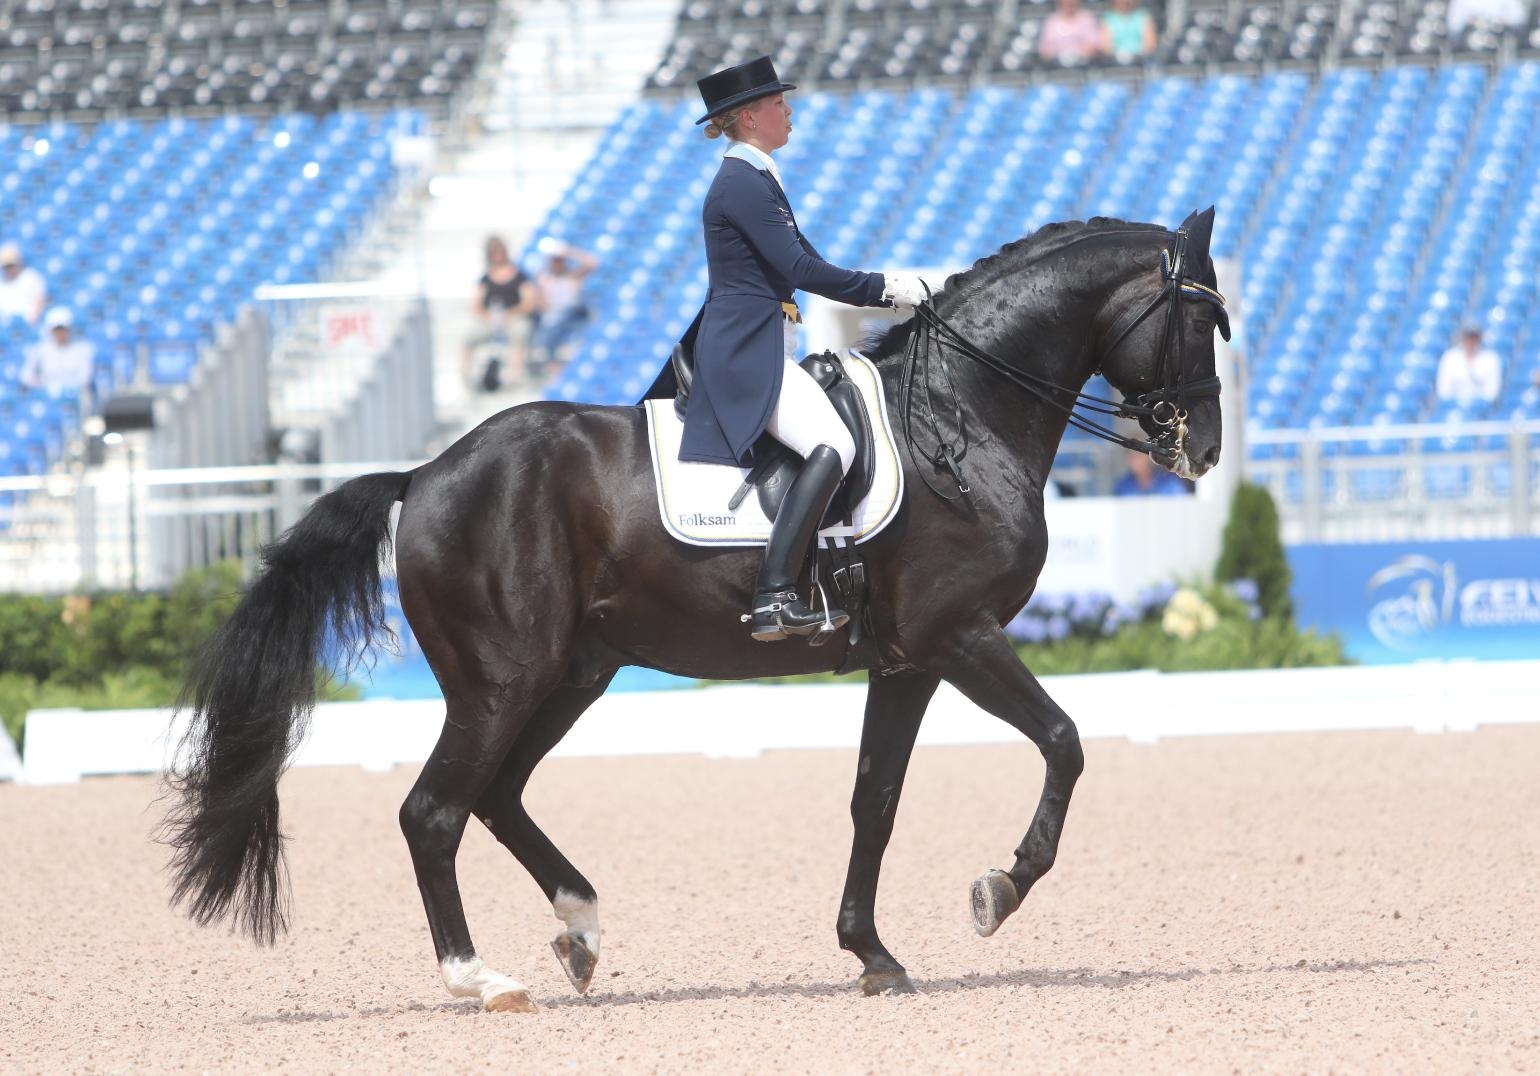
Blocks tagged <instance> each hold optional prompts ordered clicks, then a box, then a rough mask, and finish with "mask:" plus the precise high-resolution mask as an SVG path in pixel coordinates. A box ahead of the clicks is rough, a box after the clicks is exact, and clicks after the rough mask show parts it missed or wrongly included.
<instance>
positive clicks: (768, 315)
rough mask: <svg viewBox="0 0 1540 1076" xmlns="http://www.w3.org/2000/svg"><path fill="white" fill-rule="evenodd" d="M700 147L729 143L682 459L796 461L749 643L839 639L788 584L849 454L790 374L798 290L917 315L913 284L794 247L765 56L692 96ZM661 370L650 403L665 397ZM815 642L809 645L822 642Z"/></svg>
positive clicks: (773, 532) (690, 339)
mask: <svg viewBox="0 0 1540 1076" xmlns="http://www.w3.org/2000/svg"><path fill="white" fill-rule="evenodd" d="M696 85H697V87H698V88H699V89H700V94H701V99H702V100H703V101H704V102H705V106H706V114H705V115H704V116H702V117H701V118H700V119H699V120H697V121H696V123H697V124H706V131H705V134H706V137H707V138H720V137H722V136H723V135H726V136H727V137H728V139H729V140H730V142H731V144H730V145H729V146H728V147H727V152H726V153H725V154H723V159H722V166H721V168H720V169H718V171H717V174H716V178H715V179H714V180H713V181H712V183H711V188H710V189H709V190H708V191H707V192H706V203H705V206H704V208H703V211H702V214H701V217H702V224H703V225H704V228H705V247H706V267H707V270H708V274H709V279H710V289H709V290H708V291H707V293H706V302H705V305H704V306H703V307H702V308H701V312H700V313H699V314H698V315H696V318H695V321H694V323H693V324H692V325H691V326H690V327H689V329H688V330H687V331H686V332H685V335H684V339H683V340H681V341H680V346H681V347H683V348H684V349H685V350H686V352H687V353H693V357H694V374H693V379H692V381H691V387H690V394H689V402H688V405H687V407H686V411H685V420H684V435H683V438H682V440H681V442H680V449H679V457H680V458H681V459H685V460H694V461H699V462H702V463H720V464H727V465H729V466H752V465H753V464H754V463H755V462H756V460H755V455H754V446H755V444H756V442H758V441H759V438H760V436H761V435H762V434H766V433H768V434H769V435H770V436H771V437H773V438H775V439H776V440H777V441H779V442H781V443H782V444H784V445H786V446H787V447H788V448H790V449H791V450H792V451H793V452H795V453H796V454H797V455H799V456H802V457H803V458H804V463H803V465H802V469H801V471H800V472H799V473H798V474H797V477H796V478H795V479H794V480H793V481H792V483H791V485H790V486H789V488H788V489H787V490H786V493H785V496H784V499H783V500H782V501H781V507H780V511H779V512H778V513H777V514H776V517H775V522H774V524H773V525H772V526H771V529H770V538H769V541H768V542H767V543H766V545H765V555H764V561H763V563H762V565H761V567H760V570H759V577H758V579H757V580H756V582H755V584H754V596H753V601H752V602H751V604H750V607H749V608H750V610H751V613H750V615H749V617H747V618H746V619H748V620H749V621H750V622H751V627H750V634H751V636H752V637H753V638H755V639H757V640H759V641H761V642H772V641H775V640H779V639H785V638H786V637H787V636H788V635H812V634H813V633H814V632H820V633H822V632H829V631H834V630H836V629H838V628H842V627H844V626H845V624H846V623H848V622H849V619H850V618H849V617H848V616H847V615H846V614H845V613H843V612H841V611H839V610H836V609H832V608H831V609H826V610H825V611H823V612H815V611H814V610H813V609H811V608H810V607H809V605H808V603H807V602H805V601H804V600H803V599H802V597H801V596H800V594H799V593H798V589H797V578H798V576H799V575H800V574H801V571H802V565H803V562H804V561H805V560H806V557H807V553H808V550H809V548H810V547H811V544H812V539H813V533H814V531H815V530H816V529H817V526H818V521H819V520H820V519H821V518H822V517H823V514H824V511H825V509H827V508H828V506H829V501H830V499H831V498H832V497H833V496H834V491H835V489H836V488H838V486H839V483H840V479H841V477H842V476H843V475H844V473H845V472H846V471H848V470H849V469H850V466H851V464H853V463H854V462H855V456H856V446H855V442H854V440H853V439H852V438H851V436H850V431H849V430H848V429H846V427H845V423H844V421H843V420H841V418H840V417H839V413H838V412H837V411H835V409H834V405H833V404H831V403H830V402H829V398H828V397H827V396H825V395H824V393H823V391H822V390H821V389H820V388H819V387H818V383H817V382H816V381H814V380H813V377H812V375H811V374H809V373H808V372H807V371H806V370H804V369H802V367H801V366H799V365H798V364H797V361H796V360H797V345H798V335H797V325H798V323H800V322H801V320H802V316H801V313H800V312H799V311H798V310H797V305H796V302H795V297H796V292H797V291H798V290H803V291H810V292H812V293H814V294H815V295H822V296H824V297H825V298H827V299H833V300H834V301H836V302H841V303H848V304H850V305H851V306H902V307H914V306H917V305H919V304H920V303H921V302H923V301H924V300H925V287H924V285H923V284H922V283H921V281H920V279H919V278H918V277H914V276H909V275H907V274H903V273H866V272H860V271H858V270H853V269H843V268H840V267H839V266H837V265H833V264H831V263H829V262H826V261H824V260H823V257H822V256H821V255H820V254H819V253H818V251H817V250H816V249H815V248H814V247H813V244H812V243H810V242H809V241H808V240H807V238H806V237H805V236H804V235H803V234H802V230H801V228H799V227H798V225H797V218H796V216H795V215H794V214H793V213H792V208H791V201H790V199H789V198H788V196H787V193H786V190H785V188H784V186H783V185H782V183H781V171H780V168H779V167H777V165H776V162H775V159H774V158H773V157H772V156H771V154H773V153H774V152H775V151H776V150H778V149H780V148H781V147H783V146H785V145H786V143H787V141H788V140H789V139H790V138H791V129H792V128H791V106H790V105H789V104H787V103H786V96H785V94H786V91H787V90H794V89H796V87H795V86H793V85H791V84H790V83H786V82H782V81H781V77H780V76H779V75H778V74H776V70H775V65H774V64H773V63H772V62H771V61H770V57H768V56H759V57H756V58H755V59H753V60H750V61H748V62H747V63H742V64H738V65H736V66H734V67H729V68H727V69H725V70H723V71H718V72H716V73H714V74H711V75H708V76H706V77H705V78H703V79H701V80H700V81H699V82H698V83H697V84H696ZM676 388H677V384H676V379H675V377H674V374H673V370H672V367H671V366H665V367H664V368H663V372H662V373H661V374H659V376H658V379H657V381H656V382H654V384H653V386H652V388H650V389H649V390H648V391H647V395H648V396H649V397H656V396H663V397H670V396H673V395H674V393H675V390H676ZM822 637H823V636H821V637H820V638H822Z"/></svg>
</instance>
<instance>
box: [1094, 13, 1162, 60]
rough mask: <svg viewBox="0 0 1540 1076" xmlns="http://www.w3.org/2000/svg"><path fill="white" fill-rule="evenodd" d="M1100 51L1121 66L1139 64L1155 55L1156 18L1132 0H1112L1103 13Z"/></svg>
mask: <svg viewBox="0 0 1540 1076" xmlns="http://www.w3.org/2000/svg"><path fill="white" fill-rule="evenodd" d="M1102 51H1103V52H1104V53H1106V54H1107V55H1108V56H1111V57H1112V58H1113V60H1115V61H1116V62H1118V63H1120V64H1133V63H1139V62H1140V61H1141V60H1147V59H1149V58H1150V57H1151V56H1153V55H1154V54H1155V19H1154V18H1153V17H1152V16H1151V15H1150V13H1149V12H1148V11H1146V10H1144V8H1142V7H1135V6H1134V0H1112V10H1111V11H1104V12H1102Z"/></svg>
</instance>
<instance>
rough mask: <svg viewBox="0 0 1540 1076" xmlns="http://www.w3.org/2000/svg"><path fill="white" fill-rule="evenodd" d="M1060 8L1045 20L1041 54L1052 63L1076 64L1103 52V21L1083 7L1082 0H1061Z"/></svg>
mask: <svg viewBox="0 0 1540 1076" xmlns="http://www.w3.org/2000/svg"><path fill="white" fill-rule="evenodd" d="M1057 4H1058V6H1057V10H1055V11H1054V13H1053V14H1052V15H1049V16H1048V17H1047V18H1046V19H1044V20H1043V31H1042V33H1041V34H1039V35H1038V38H1037V54H1038V55H1039V56H1041V57H1042V58H1043V59H1045V60H1047V61H1049V62H1050V63H1057V64H1063V65H1064V66H1065V67H1075V66H1078V65H1080V64H1083V63H1089V62H1090V61H1091V60H1093V59H1095V58H1096V57H1098V56H1100V55H1102V25H1101V23H1100V22H1098V21H1097V19H1096V16H1095V15H1092V14H1091V13H1090V12H1089V11H1085V10H1082V9H1081V7H1080V0H1057Z"/></svg>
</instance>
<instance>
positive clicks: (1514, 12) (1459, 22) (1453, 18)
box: [1447, 0, 1528, 38]
mask: <svg viewBox="0 0 1540 1076" xmlns="http://www.w3.org/2000/svg"><path fill="white" fill-rule="evenodd" d="M1525 6H1526V5H1525V3H1524V0H1449V13H1448V16H1447V18H1448V20H1449V36H1450V37H1452V38H1458V37H1459V36H1460V34H1461V33H1463V32H1464V31H1465V28H1466V27H1468V26H1480V27H1483V28H1486V29H1490V30H1516V29H1518V28H1519V27H1520V26H1523V25H1524V19H1525V16H1526V15H1527V14H1528V13H1527V12H1526V11H1525Z"/></svg>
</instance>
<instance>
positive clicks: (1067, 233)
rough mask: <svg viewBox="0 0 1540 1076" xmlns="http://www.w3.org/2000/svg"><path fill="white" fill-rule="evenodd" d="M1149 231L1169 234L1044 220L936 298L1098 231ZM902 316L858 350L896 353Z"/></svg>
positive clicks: (1142, 227) (904, 324) (1118, 224)
mask: <svg viewBox="0 0 1540 1076" xmlns="http://www.w3.org/2000/svg"><path fill="white" fill-rule="evenodd" d="M1129 231H1150V232H1163V233H1167V234H1169V229H1166V228H1163V227H1161V226H1160V225H1158V224H1139V223H1135V222H1133V221H1126V220H1119V219H1118V218H1116V217H1092V218H1091V219H1090V220H1067V221H1060V222H1058V223H1054V224H1045V225H1043V226H1042V227H1041V228H1039V229H1037V231H1035V232H1032V233H1030V234H1029V235H1024V236H1022V237H1021V238H1020V239H1013V240H1012V241H1011V242H1009V243H1007V244H1005V246H1003V247H1001V248H1000V249H999V250H997V251H995V252H994V253H993V254H987V255H985V256H984V257H982V258H980V259H979V260H978V261H976V262H974V263H973V264H972V265H971V266H969V267H968V268H967V269H964V270H963V271H962V272H960V273H953V274H952V275H951V276H949V277H947V278H946V283H945V284H944V285H942V288H941V290H940V291H938V292H937V293H936V296H937V297H938V298H939V297H940V296H942V295H966V294H967V292H969V291H970V290H971V289H972V288H973V287H974V286H976V285H977V284H979V283H980V282H981V281H983V280H984V279H985V278H987V277H988V276H989V275H990V274H991V272H992V271H993V270H996V269H999V268H1001V267H1002V266H1003V265H1004V263H1007V262H1008V263H1010V264H1009V268H1010V270H1011V271H1013V272H1019V271H1020V270H1022V269H1024V268H1026V267H1027V266H1028V265H1030V264H1031V263H1032V262H1034V261H1037V260H1039V259H1041V258H1045V257H1047V256H1048V255H1049V254H1052V253H1053V252H1054V251H1057V250H1062V249H1064V248H1065V247H1067V246H1070V245H1071V244H1073V243H1079V242H1082V241H1083V240H1086V239H1092V238H1094V237H1096V236H1099V235H1109V234H1113V233H1117V232H1129ZM912 320H913V319H905V320H904V321H901V322H899V323H898V324H897V325H893V326H891V327H889V328H886V329H880V330H878V331H877V332H874V333H871V334H869V335H868V336H866V337H865V338H864V339H863V340H862V341H861V343H860V344H859V345H857V350H859V351H860V352H861V353H862V354H864V355H867V356H868V357H870V358H873V359H884V358H889V357H892V356H894V355H896V354H898V353H899V351H900V350H901V349H902V347H903V345H904V343H905V342H906V341H907V340H908V337H909V326H910V321H912Z"/></svg>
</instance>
